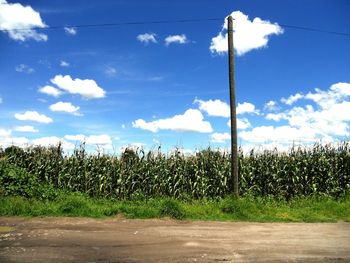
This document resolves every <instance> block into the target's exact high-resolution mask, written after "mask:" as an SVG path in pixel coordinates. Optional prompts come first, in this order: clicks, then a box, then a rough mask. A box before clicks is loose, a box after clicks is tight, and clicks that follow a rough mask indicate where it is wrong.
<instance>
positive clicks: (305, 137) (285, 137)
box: [239, 125, 332, 144]
mask: <svg viewBox="0 0 350 263" xmlns="http://www.w3.org/2000/svg"><path fill="white" fill-rule="evenodd" d="M317 135H318V134H317V131H315V130H314V129H312V128H310V127H302V128H296V127H291V126H288V125H284V126H278V127H273V126H260V127H255V128H253V129H252V130H251V131H242V132H240V133H239V137H240V138H241V139H243V140H245V141H249V142H253V143H269V142H278V143H282V144H291V143H293V142H302V143H313V142H317V141H318V140H319V137H317ZM323 140H325V141H332V138H331V137H330V136H324V137H323Z"/></svg>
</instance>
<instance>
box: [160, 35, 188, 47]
mask: <svg viewBox="0 0 350 263" xmlns="http://www.w3.org/2000/svg"><path fill="white" fill-rule="evenodd" d="M164 41H165V45H166V46H169V45H170V44H172V43H177V44H186V43H187V42H188V40H187V37H186V35H185V34H182V35H170V36H167V37H166V38H165V40H164Z"/></svg>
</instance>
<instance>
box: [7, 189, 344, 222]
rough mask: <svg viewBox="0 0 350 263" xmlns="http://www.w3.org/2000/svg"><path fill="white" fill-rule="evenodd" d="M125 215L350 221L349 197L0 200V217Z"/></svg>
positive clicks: (77, 196) (69, 195) (74, 196)
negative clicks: (185, 199)
mask: <svg viewBox="0 0 350 263" xmlns="http://www.w3.org/2000/svg"><path fill="white" fill-rule="evenodd" d="M117 214H121V215H122V216H125V217H127V218H160V217H172V218H176V219H189V220H229V221H250V222H335V221H338V220H345V221H350V198H349V197H343V198H340V199H338V200H335V199H334V198H329V197H319V196H318V197H300V198H295V199H291V200H289V201H288V202H287V201H285V200H276V199H271V198H268V197H266V198H253V197H244V198H240V199H232V198H225V199H217V200H205V199H201V200H192V201H191V202H188V201H179V200H172V199H169V198H161V199H159V198H157V199H149V200H144V201H112V200H108V199H95V198H90V197H87V196H86V195H82V194H76V193H65V194H64V195H63V194H62V195H60V196H59V197H58V198H57V199H56V200H51V201H47V200H36V199H28V198H24V197H20V196H6V197H0V216H4V215H6V216H14V215H16V216H84V217H105V216H115V215H117Z"/></svg>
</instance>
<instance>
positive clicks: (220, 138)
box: [210, 132, 231, 143]
mask: <svg viewBox="0 0 350 263" xmlns="http://www.w3.org/2000/svg"><path fill="white" fill-rule="evenodd" d="M210 137H211V141H212V142H216V143H224V142H226V141H227V140H230V139H231V135H230V134H229V133H227V132H225V133H218V132H215V133H213V134H212V135H211V136H210Z"/></svg>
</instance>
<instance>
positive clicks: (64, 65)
mask: <svg viewBox="0 0 350 263" xmlns="http://www.w3.org/2000/svg"><path fill="white" fill-rule="evenodd" d="M60 66H61V67H69V63H68V62H67V61H64V60H61V61H60Z"/></svg>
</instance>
